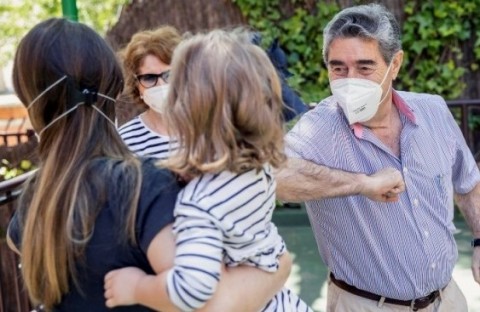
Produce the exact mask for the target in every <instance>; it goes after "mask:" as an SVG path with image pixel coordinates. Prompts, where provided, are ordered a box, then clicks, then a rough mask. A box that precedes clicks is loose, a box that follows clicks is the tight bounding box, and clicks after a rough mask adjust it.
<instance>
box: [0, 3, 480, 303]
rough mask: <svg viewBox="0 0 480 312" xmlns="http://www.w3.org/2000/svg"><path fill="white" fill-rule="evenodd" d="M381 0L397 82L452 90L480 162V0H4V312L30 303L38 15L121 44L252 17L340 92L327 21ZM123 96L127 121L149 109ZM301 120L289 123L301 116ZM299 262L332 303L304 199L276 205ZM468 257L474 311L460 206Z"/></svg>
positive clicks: (301, 72)
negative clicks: (27, 84) (29, 44)
mask: <svg viewBox="0 0 480 312" xmlns="http://www.w3.org/2000/svg"><path fill="white" fill-rule="evenodd" d="M370 2H377V3H382V4H383V5H385V6H386V7H387V8H389V9H390V10H391V11H392V12H393V13H394V14H395V16H396V17H397V19H398V21H399V22H400V24H401V28H402V34H403V37H402V42H403V50H404V52H405V57H404V64H403V69H402V71H401V73H400V75H399V77H398V79H397V80H396V81H395V84H394V88H396V89H405V90H410V91H416V92H427V93H434V94H439V95H441V96H443V97H444V98H445V99H446V100H447V101H448V104H449V107H450V108H451V111H452V114H453V115H454V116H455V118H456V119H457V121H458V124H459V126H460V127H461V129H462V132H463V134H464V137H465V139H466V141H467V144H468V145H469V147H470V149H471V150H472V153H473V154H474V155H475V157H476V159H477V162H479V161H480V68H479V66H480V14H479V12H480V0H463V1H453V0H447V1H441V0H406V1H398V0H384V1H355V0H337V1H334V0H325V1H320V0H102V1H97V0H36V1H28V0H10V1H6V0H1V2H0V34H1V35H0V312H5V311H9V312H10V311H12V312H23V311H28V310H29V304H28V300H27V299H26V296H25V294H24V292H23V291H22V286H21V280H20V275H19V271H18V265H17V264H18V259H17V258H16V256H15V255H13V254H12V253H11V252H10V251H9V250H8V248H7V247H6V246H5V241H4V238H5V228H6V225H7V224H8V220H9V218H10V216H11V214H12V212H13V211H14V209H15V199H16V196H18V193H19V190H20V186H21V183H22V182H23V181H24V180H25V178H24V177H25V175H26V174H28V172H29V171H30V170H32V169H34V168H35V163H36V157H35V152H34V151H35V146H36V144H37V141H36V138H35V136H34V133H33V131H32V130H31V129H30V125H29V122H28V118H27V114H26V110H25V109H24V107H23V105H22V104H21V103H19V101H18V99H17V98H16V96H15V94H14V92H13V88H12V85H11V68H12V58H13V54H14V52H15V48H16V46H17V44H18V42H19V40H20V39H21V38H22V36H23V35H24V34H25V33H26V32H27V31H28V30H29V29H30V28H31V27H33V26H34V25H35V24H36V23H38V22H40V21H42V20H44V19H46V18H49V17H61V16H64V17H66V18H69V19H71V20H74V21H80V22H82V23H85V24H87V25H89V26H91V27H92V28H94V29H95V30H96V31H97V32H99V33H100V34H101V35H102V36H104V37H105V38H106V40H107V41H108V42H109V43H110V44H111V46H112V47H113V49H114V50H116V51H120V50H121V49H122V48H123V47H124V46H125V45H126V43H127V42H128V41H129V40H130V38H131V36H132V35H133V34H134V33H136V32H137V31H140V30H145V29H153V28H156V27H158V26H160V25H165V24H169V25H172V26H175V27H176V28H178V29H179V30H180V31H181V32H197V31H205V30H209V29H213V28H218V27H234V26H239V25H248V26H249V27H251V28H252V29H254V30H256V31H258V32H259V33H260V34H261V36H262V45H263V46H264V47H265V48H266V47H268V46H269V45H270V44H271V43H272V42H273V41H274V40H275V39H277V40H278V42H279V44H280V46H281V48H282V49H283V50H284V52H285V53H286V55H287V59H288V67H289V68H288V69H289V71H290V72H291V73H292V74H293V75H292V76H291V77H290V78H289V80H288V83H289V85H290V86H292V87H293V89H295V90H296V92H298V95H299V96H300V97H301V98H302V99H303V101H304V102H305V103H308V104H309V105H315V103H316V102H318V101H320V100H321V99H322V98H324V97H326V96H328V95H329V94H330V91H329V88H328V77H327V71H326V68H325V66H324V64H323V61H322V44H323V38H322V29H323V27H324V26H325V25H326V23H327V22H328V21H329V20H330V18H331V17H333V15H334V14H336V13H337V12H338V11H339V10H341V9H342V8H344V7H347V6H351V5H356V4H363V3H370ZM130 104H131V103H128V101H122V100H120V101H118V102H117V115H118V116H117V117H118V118H119V121H120V123H124V122H126V121H127V120H129V119H130V118H132V117H133V116H135V115H136V114H138V113H139V111H138V110H137V109H136V108H135V107H134V106H133V105H130ZM294 123H295V120H293V121H292V122H291V123H290V124H289V126H291V125H293V124H294ZM274 221H275V222H276V223H277V224H278V225H279V229H280V233H281V234H282V235H283V236H284V238H285V240H286V242H287V245H288V247H289V249H290V250H291V251H292V253H293V254H294V256H295V264H294V268H293V270H292V274H291V277H290V279H289V281H288V286H289V287H291V288H292V289H293V290H294V291H295V292H297V293H298V294H300V296H301V297H302V298H303V299H305V301H306V302H307V303H309V304H310V305H312V306H313V307H314V309H315V311H324V307H325V290H326V284H325V281H326V276H327V272H326V268H325V266H324V265H323V263H322V262H321V259H320V257H319V255H318V251H317V248H316V244H315V241H314V239H313V234H312V231H311V229H310V225H309V221H308V217H307V215H306V212H305V209H304V207H303V205H290V204H288V203H286V204H285V205H279V207H278V209H277V211H276V212H275V215H274ZM455 224H456V225H457V228H458V231H457V235H456V238H457V243H458V246H459V254H460V259H459V262H458V265H457V267H456V269H455V272H454V277H455V278H456V279H457V280H458V282H459V284H460V287H461V288H462V290H463V291H464V292H465V294H466V295H467V299H468V301H469V304H470V310H471V311H480V291H478V290H479V288H478V287H479V286H478V285H477V284H475V283H474V282H473V278H472V276H471V273H470V269H469V267H470V262H469V261H470V254H471V249H470V247H469V241H470V237H471V234H470V233H469V230H468V228H467V227H466V225H465V223H464V222H463V218H462V217H461V216H460V215H459V214H458V213H457V215H456V216H455Z"/></svg>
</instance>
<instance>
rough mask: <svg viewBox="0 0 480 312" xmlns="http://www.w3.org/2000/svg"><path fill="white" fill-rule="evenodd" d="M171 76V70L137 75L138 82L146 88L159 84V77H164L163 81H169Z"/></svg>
mask: <svg viewBox="0 0 480 312" xmlns="http://www.w3.org/2000/svg"><path fill="white" fill-rule="evenodd" d="M169 77H170V70H166V71H164V72H161V73H160V74H143V75H137V76H136V78H137V80H138V82H140V84H141V85H142V86H144V87H145V88H151V87H154V86H156V85H157V82H158V78H160V79H162V80H163V82H165V83H168V78H169Z"/></svg>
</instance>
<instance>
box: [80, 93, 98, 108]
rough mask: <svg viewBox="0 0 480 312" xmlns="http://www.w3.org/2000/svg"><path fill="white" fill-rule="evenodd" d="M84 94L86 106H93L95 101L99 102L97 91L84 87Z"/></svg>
mask: <svg viewBox="0 0 480 312" xmlns="http://www.w3.org/2000/svg"><path fill="white" fill-rule="evenodd" d="M82 94H83V96H84V99H85V100H84V101H85V103H84V104H85V105H86V106H91V105H92V104H93V103H96V102H97V91H93V90H88V89H83V91H82Z"/></svg>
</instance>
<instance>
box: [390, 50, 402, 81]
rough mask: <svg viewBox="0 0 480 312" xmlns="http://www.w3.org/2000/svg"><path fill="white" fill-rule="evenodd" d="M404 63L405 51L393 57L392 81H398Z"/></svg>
mask: <svg viewBox="0 0 480 312" xmlns="http://www.w3.org/2000/svg"><path fill="white" fill-rule="evenodd" d="M402 63H403V50H400V51H398V52H397V53H396V54H395V55H394V56H393V60H392V80H395V79H397V75H398V72H399V71H400V68H401V67H402Z"/></svg>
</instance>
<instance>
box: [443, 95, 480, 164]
mask: <svg viewBox="0 0 480 312" xmlns="http://www.w3.org/2000/svg"><path fill="white" fill-rule="evenodd" d="M447 104H448V106H449V108H450V110H452V111H453V110H455V109H456V108H458V109H459V110H460V129H461V130H462V133H463V136H464V137H465V141H466V142H467V144H468V146H469V147H470V150H471V151H472V153H473V154H474V156H475V159H476V160H477V162H479V161H480V135H479V136H478V137H475V135H474V131H473V129H471V128H470V125H469V117H471V116H472V114H471V109H472V108H474V109H476V113H477V114H478V116H479V117H480V99H476V100H452V101H447ZM478 131H479V133H480V130H478Z"/></svg>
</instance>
